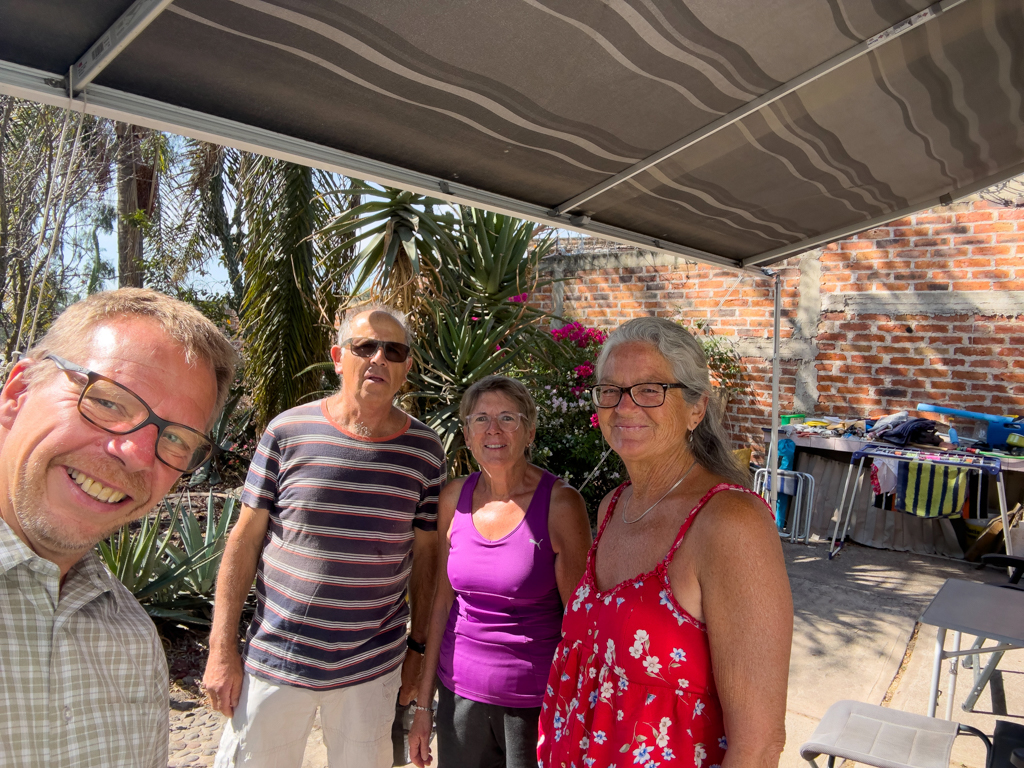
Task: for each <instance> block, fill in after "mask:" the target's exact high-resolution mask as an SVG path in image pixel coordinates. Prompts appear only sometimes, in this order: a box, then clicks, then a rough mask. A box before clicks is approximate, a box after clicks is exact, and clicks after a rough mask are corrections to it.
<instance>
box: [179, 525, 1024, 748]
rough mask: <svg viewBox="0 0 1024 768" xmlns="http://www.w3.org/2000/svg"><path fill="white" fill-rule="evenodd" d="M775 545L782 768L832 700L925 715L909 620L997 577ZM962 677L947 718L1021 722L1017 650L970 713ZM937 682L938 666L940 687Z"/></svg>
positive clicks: (979, 724)
mask: <svg viewBox="0 0 1024 768" xmlns="http://www.w3.org/2000/svg"><path fill="white" fill-rule="evenodd" d="M783 546H784V549H785V555H786V565H787V569H788V571H789V576H790V583H791V585H792V589H793V602H794V607H795V627H794V628H795V632H794V641H793V652H792V658H791V662H790V674H789V700H788V706H787V714H786V730H787V743H786V748H785V751H784V752H783V756H782V761H781V766H782V768H805V767H806V766H807V763H806V762H804V761H803V760H802V759H801V758H800V756H799V752H798V750H799V747H800V744H802V743H803V742H804V741H805V740H806V739H807V737H808V736H810V734H811V733H812V732H813V730H814V728H815V726H816V725H817V723H818V721H819V720H820V718H821V716H822V715H823V714H824V713H825V710H827V709H828V707H829V706H830V705H831V704H832V703H834V702H835V701H838V700H840V699H856V700H858V701H864V702H869V703H872V704H882V703H885V704H886V705H887V706H891V707H895V708H899V709H903V710H906V711H910V712H917V713H920V714H925V713H926V712H927V704H928V702H927V699H928V690H929V686H930V681H931V670H932V660H933V654H934V648H935V633H936V631H935V628H934V627H929V626H920V627H919V628H918V631H917V633H916V636H915V627H916V626H917V619H918V617H919V616H920V615H921V613H922V612H923V611H924V609H925V607H926V606H927V605H928V603H929V601H930V600H931V598H932V597H933V596H934V595H935V593H936V592H937V591H938V590H939V588H940V587H941V586H942V584H943V583H944V582H945V580H946V579H948V578H961V579H970V580H974V581H988V582H999V581H1001V580H1002V579H1004V578H1005V577H1004V576H1003V574H1001V573H999V572H997V571H995V570H986V571H977V570H975V569H974V568H973V566H971V565H970V564H967V563H962V562H958V561H952V560H946V559H941V558H934V557H927V556H922V555H913V554H908V553H905V552H892V551H888V550H877V549H869V548H867V547H859V546H857V545H853V544H850V545H847V547H845V548H844V549H843V550H842V552H841V553H840V555H839V556H838V557H837V558H836V559H834V560H832V561H829V560H827V559H826V558H825V548H824V546H813V545H812V546H803V545H796V544H784V545H783ZM951 635H952V633H950V636H951ZM972 639H973V638H969V637H965V638H964V641H963V646H964V647H968V644H969V643H970V642H971V640H972ZM947 642H949V641H947ZM970 677H971V672H970V670H965V669H961V677H960V682H959V685H958V687H957V696H956V698H955V699H954V704H955V707H954V710H953V719H955V720H958V721H959V722H962V723H966V724H968V725H973V726H975V727H976V728H979V729H981V730H982V731H984V732H985V733H989V734H991V733H992V730H993V728H994V725H995V721H996V719H997V718H998V719H1005V720H1012V721H1015V722H1019V723H1024V651H1017V652H1010V653H1007V654H1006V655H1005V656H1004V657H1003V661H1002V663H1001V664H1000V666H999V671H997V673H996V675H995V676H994V677H993V684H992V685H991V686H989V688H987V689H986V690H985V692H984V693H982V695H981V698H980V699H979V701H978V703H977V705H976V708H975V710H976V711H975V712H973V713H966V712H963V711H962V710H961V709H960V706H959V705H960V703H961V702H962V701H963V698H964V696H965V695H966V694H967V692H968V690H969V688H970ZM945 685H946V675H945V668H944V671H943V677H942V683H941V685H940V688H942V689H944V688H945ZM944 695H945V694H943V696H942V697H940V699H939V714H940V715H941V714H943V713H944V711H945V709H944V707H945V698H944ZM215 716H216V715H215ZM211 735H212V734H211ZM218 735H219V734H218ZM214 743H215V742H214ZM434 754H435V755H436V748H435V750H434ZM172 762H173V758H172ZM204 762H205V761H204ZM326 764H327V761H326V753H325V751H324V746H323V739H322V735H321V732H320V730H319V727H315V728H314V731H313V733H312V734H311V736H310V740H309V744H308V746H307V749H306V756H305V760H304V762H303V768H323V767H324V766H326ZM984 764H985V756H984V748H983V747H982V745H981V742H980V741H978V740H977V739H974V738H971V737H961V738H960V739H958V740H957V743H956V745H955V747H954V751H953V765H954V766H965V768H984Z"/></svg>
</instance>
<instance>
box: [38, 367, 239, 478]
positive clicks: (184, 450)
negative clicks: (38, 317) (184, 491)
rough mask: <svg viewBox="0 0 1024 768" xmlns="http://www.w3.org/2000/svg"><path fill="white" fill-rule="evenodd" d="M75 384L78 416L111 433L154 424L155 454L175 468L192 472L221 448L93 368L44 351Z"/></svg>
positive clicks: (125, 432)
mask: <svg viewBox="0 0 1024 768" xmlns="http://www.w3.org/2000/svg"><path fill="white" fill-rule="evenodd" d="M43 359H44V360H52V361H53V362H54V364H56V366H57V367H58V368H60V370H62V371H64V373H65V374H66V375H67V377H68V378H69V379H70V380H71V381H73V382H74V383H75V384H77V385H79V386H80V387H82V394H81V395H80V396H79V398H78V412H79V413H80V414H82V418H84V419H85V420H86V421H88V422H89V423H90V424H93V425H95V426H97V427H99V428H100V429H102V430H103V431H105V432H109V433H110V434H112V435H127V434H130V433H132V432H137V431H138V430H140V429H142V428H143V427H147V426H149V425H150V424H154V425H155V426H156V428H157V440H156V457H157V458H158V459H160V461H161V462H163V463H164V464H166V465H167V466H168V467H170V468H171V469H175V470H177V471H178V472H193V471H194V470H196V469H198V468H199V467H200V466H202V465H203V464H204V463H205V462H206V460H207V459H209V458H210V457H211V456H214V455H216V454H218V453H223V452H224V449H223V448H221V447H220V446H218V445H217V444H215V443H214V442H213V441H212V440H210V438H208V437H207V436H206V435H204V434H203V433H202V432H199V431H197V430H195V429H192V427H186V426H185V425H184V424H176V423H174V422H173V421H167V420H166V419H161V418H160V417H159V416H157V415H156V414H155V413H153V409H152V408H150V407H149V406H148V405H147V404H146V401H145V400H143V399H142V398H141V397H139V396H138V395H136V394H135V393H134V392H132V391H131V390H130V389H128V387H125V386H123V385H121V384H118V383H117V382H116V381H114V380H113V379H108V378H107V377H106V376H103V375H101V374H99V373H96V372H95V371H90V370H89V369H88V368H83V367H82V366H80V365H75V364H74V363H72V362H70V361H68V360H65V359H64V358H62V357H57V355H46V356H45V357H44V358H43Z"/></svg>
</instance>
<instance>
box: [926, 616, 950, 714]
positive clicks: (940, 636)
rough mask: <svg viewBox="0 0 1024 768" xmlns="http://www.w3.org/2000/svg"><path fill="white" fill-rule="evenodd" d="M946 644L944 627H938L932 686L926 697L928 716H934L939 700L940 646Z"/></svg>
mask: <svg viewBox="0 0 1024 768" xmlns="http://www.w3.org/2000/svg"><path fill="white" fill-rule="evenodd" d="M945 644H946V628H945V627H939V630H938V633H937V634H936V635H935V660H934V662H933V663H932V688H931V694H930V695H929V697H928V717H935V707H936V705H937V704H938V701H939V675H941V674H942V646H943V645H945Z"/></svg>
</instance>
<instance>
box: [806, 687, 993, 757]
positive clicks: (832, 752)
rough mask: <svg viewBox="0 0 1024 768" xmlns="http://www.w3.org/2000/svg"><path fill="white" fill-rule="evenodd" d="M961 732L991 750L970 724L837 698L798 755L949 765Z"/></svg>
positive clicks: (981, 734)
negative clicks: (972, 736) (977, 739)
mask: <svg viewBox="0 0 1024 768" xmlns="http://www.w3.org/2000/svg"><path fill="white" fill-rule="evenodd" d="M961 733H970V734H972V735H974V736H978V737H979V738H981V739H982V740H983V741H984V742H985V747H986V749H987V751H988V752H990V753H991V751H992V744H991V742H990V741H989V739H988V737H987V736H985V734H983V733H982V732H981V731H979V730H978V729H976V728H972V727H970V726H967V725H961V724H959V723H954V722H951V721H949V720H939V719H937V718H934V717H926V716H925V715H915V714H912V713H910V712H903V711H901V710H898V709H889V708H888V707H879V706H875V705H873V704H864V703H862V702H859V701H837V702H836V703H835V704H833V705H832V706H831V707H829V708H828V711H827V712H826V713H825V716H824V717H823V718H822V719H821V722H820V723H818V727H817V728H815V729H814V733H813V734H811V738H810V741H807V742H806V743H804V744H802V745H801V746H800V756H801V757H802V758H803V759H804V760H806V761H807V762H809V763H810V764H811V765H813V766H815V768H817V763H815V762H814V759H815V758H816V757H818V756H820V755H828V756H829V757H828V765H829V768H832V766H834V764H835V759H836V758H837V757H839V758H843V759H845V760H852V761H854V762H857V763H863V764H864V765H874V766H877V767H878V768H949V756H950V754H951V753H952V751H953V740H954V739H955V738H956V737H957V736H958V735H960V734H961ZM986 762H987V761H986Z"/></svg>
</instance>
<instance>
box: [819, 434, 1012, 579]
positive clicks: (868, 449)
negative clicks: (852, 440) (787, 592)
mask: <svg viewBox="0 0 1024 768" xmlns="http://www.w3.org/2000/svg"><path fill="white" fill-rule="evenodd" d="M868 459H872V460H874V459H888V460H890V461H896V462H911V461H916V462H920V463H922V464H933V465H939V466H952V467H956V468H957V469H965V470H968V471H971V472H977V473H978V474H979V475H980V474H981V473H985V474H988V475H993V476H995V478H996V486H997V489H998V497H999V514H1000V515H1001V516H1002V519H1003V530H1004V531H1009V529H1010V525H1009V520H1008V519H1007V511H1006V486H1005V484H1004V483H1003V473H1002V463H1001V462H1000V460H999V459H998V458H996V457H995V456H982V455H981V454H980V453H966V452H963V451H935V450H926V449H920V448H897V447H895V446H888V445H865V446H864V447H863V448H861V449H860V450H858V451H856V452H855V453H854V454H853V456H851V457H850V467H849V469H847V470H846V482H845V484H844V485H843V496H842V499H841V500H840V502H839V517H838V518H837V519H836V526H835V529H834V530H833V531H832V540H831V541H830V542H829V547H828V556H829V559H831V558H832V556H833V555H834V554H835V553H836V551H837V550H836V537H837V536H838V538H839V545H840V546H842V542H843V539H845V538H846V529H847V527H848V526H849V524H850V517H851V515H852V514H853V504H854V500H855V499H856V498H857V488H859V487H860V484H861V478H862V476H863V473H864V463H865V461H866V460H868ZM854 466H856V467H857V479H856V480H855V481H854V483H853V486H852V489H851V486H850V479H851V477H852V476H853V468H854ZM978 495H979V496H980V495H981V483H978ZM848 497H849V501H847V498H848ZM977 505H978V506H977V507H976V508H979V509H980V508H981V503H980V498H979V500H978V502H977ZM840 525H842V528H843V532H842V534H841V535H840V533H839V527H840ZM1003 540H1004V542H1005V546H1006V554H1008V555H1012V554H1013V544H1012V543H1011V542H1010V537H1009V536H1004V537H1003Z"/></svg>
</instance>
